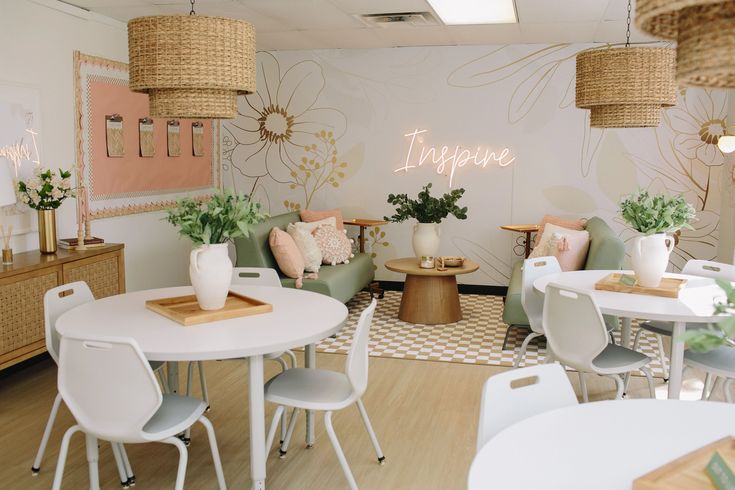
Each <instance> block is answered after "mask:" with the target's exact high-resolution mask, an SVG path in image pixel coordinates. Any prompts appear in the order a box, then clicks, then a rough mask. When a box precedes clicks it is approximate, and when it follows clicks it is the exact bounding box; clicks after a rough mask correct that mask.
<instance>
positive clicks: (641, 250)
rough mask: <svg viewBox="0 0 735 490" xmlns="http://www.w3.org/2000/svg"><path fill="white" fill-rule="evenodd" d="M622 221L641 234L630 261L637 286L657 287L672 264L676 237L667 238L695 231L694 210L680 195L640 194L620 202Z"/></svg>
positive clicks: (637, 238) (644, 192)
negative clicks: (692, 223) (691, 230)
mask: <svg viewBox="0 0 735 490" xmlns="http://www.w3.org/2000/svg"><path fill="white" fill-rule="evenodd" d="M620 214H621V215H622V217H623V220H624V221H625V222H626V223H627V224H628V225H629V226H630V227H631V228H633V229H634V230H636V231H637V232H639V233H641V235H642V236H638V237H636V238H635V239H634V240H633V249H632V251H631V254H630V259H631V262H632V264H633V270H634V271H635V273H636V276H638V283H639V284H640V285H641V286H643V287H658V285H659V284H660V283H661V278H662V277H663V275H664V272H665V271H666V267H667V266H668V265H669V256H670V254H671V251H672V250H673V249H674V238H673V237H671V236H669V235H667V233H673V232H676V231H678V230H680V229H681V228H689V229H692V227H691V225H690V224H689V222H690V221H692V220H693V219H694V216H695V211H694V207H693V206H692V205H691V204H689V203H688V202H686V201H685V200H684V198H683V197H681V196H667V195H665V194H657V195H655V196H651V195H649V194H648V191H639V192H638V193H636V194H633V195H631V196H629V197H627V198H626V199H624V200H623V202H621V203H620Z"/></svg>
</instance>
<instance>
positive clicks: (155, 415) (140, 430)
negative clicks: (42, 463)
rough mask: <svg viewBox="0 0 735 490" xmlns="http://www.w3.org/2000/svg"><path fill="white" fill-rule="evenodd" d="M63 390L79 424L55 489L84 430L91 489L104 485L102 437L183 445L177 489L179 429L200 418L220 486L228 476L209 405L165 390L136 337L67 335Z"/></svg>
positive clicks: (184, 453) (61, 365)
mask: <svg viewBox="0 0 735 490" xmlns="http://www.w3.org/2000/svg"><path fill="white" fill-rule="evenodd" d="M60 347H61V348H60V363H59V382H58V386H59V393H61V396H62V397H63V399H64V401H65V402H66V405H67V406H68V407H69V410H70V411H71V413H72V415H73V416H74V418H75V419H76V421H77V424H76V425H74V426H72V427H70V428H69V429H68V430H67V431H66V432H65V433H64V438H63V439H62V442H61V450H60V452H59V462H58V464H57V466H56V475H55V476H54V483H53V487H52V488H53V490H58V489H60V488H61V481H62V479H63V476H64V465H65V463H66V455H67V453H68V450H69V441H70V440H71V437H72V436H73V435H74V433H76V432H78V431H82V432H84V433H85V436H86V442H87V462H88V464H89V477H90V488H92V489H99V473H98V467H97V460H98V450H97V439H103V440H107V441H111V442H115V443H121V444H122V443H141V442H154V441H155V442H165V443H168V444H173V445H174V446H176V447H177V449H178V450H179V466H178V472H177V475H176V485H175V488H176V490H182V489H183V488H184V478H185V475H186V463H187V459H188V455H187V450H186V446H185V445H184V443H183V442H182V441H181V440H180V439H178V438H177V437H175V436H176V434H178V433H180V432H182V431H183V430H185V429H186V428H188V427H190V426H191V425H192V424H193V423H194V422H197V421H199V422H201V423H202V425H204V427H205V429H206V430H207V436H208V437H209V444H210V447H211V451H212V459H213V460H214V468H215V471H216V473H217V483H218V486H219V488H220V490H222V489H225V488H226V485H225V478H224V473H223V471H222V463H221V462H220V457H219V451H218V449H217V440H216V438H215V434H214V428H213V427H212V424H211V423H210V422H209V420H207V418H206V417H204V415H203V414H204V410H205V409H206V408H207V405H206V404H205V403H204V402H203V401H201V400H198V399H196V398H191V397H188V396H179V395H174V394H165V395H163V394H162V393H161V388H160V387H159V386H158V383H157V382H156V378H155V375H154V374H153V371H152V370H151V368H150V365H149V364H148V361H146V358H145V356H144V355H143V352H142V351H141V350H140V348H139V347H138V344H137V343H136V342H135V340H133V339H131V338H110V337H96V338H87V339H83V338H75V337H62V339H61V345H60Z"/></svg>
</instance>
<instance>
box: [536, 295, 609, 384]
mask: <svg viewBox="0 0 735 490" xmlns="http://www.w3.org/2000/svg"><path fill="white" fill-rule="evenodd" d="M545 296H546V297H545V298H544V330H545V331H546V340H547V342H548V343H549V346H550V347H551V351H552V352H553V353H554V356H555V357H556V358H557V359H559V361H560V362H561V363H562V364H565V365H568V366H571V367H573V368H575V369H579V370H582V371H590V372H595V369H594V367H593V365H592V360H593V359H594V358H595V357H597V355H598V354H599V353H600V352H602V351H603V350H604V349H605V347H606V346H607V344H608V341H609V340H610V338H609V337H608V333H607V329H606V328H605V321H604V320H603V319H602V314H601V313H600V309H599V308H598V307H597V304H596V303H595V300H594V298H593V297H592V296H591V295H590V294H589V293H587V292H585V291H581V290H578V289H573V288H566V287H562V286H559V285H558V284H555V283H553V282H552V283H550V284H549V285H547V286H546V294H545Z"/></svg>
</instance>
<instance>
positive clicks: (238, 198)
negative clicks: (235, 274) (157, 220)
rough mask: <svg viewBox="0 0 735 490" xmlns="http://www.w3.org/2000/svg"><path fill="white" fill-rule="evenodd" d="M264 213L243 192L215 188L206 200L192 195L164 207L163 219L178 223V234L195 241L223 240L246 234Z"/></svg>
mask: <svg viewBox="0 0 735 490" xmlns="http://www.w3.org/2000/svg"><path fill="white" fill-rule="evenodd" d="M265 218H266V215H264V214H261V213H260V203H257V202H252V201H251V200H250V198H249V197H248V196H247V195H245V194H242V195H240V194H237V193H235V192H232V191H230V190H225V191H222V192H218V193H216V194H214V195H213V196H212V198H211V199H210V200H209V201H207V202H206V203H205V202H201V201H195V200H193V199H191V198H184V199H182V200H180V201H179V202H178V204H177V206H176V207H175V208H172V209H169V210H168V211H167V216H166V221H168V222H169V223H171V224H172V225H174V226H178V227H179V235H181V236H184V237H187V238H188V239H189V240H191V241H192V242H194V244H195V245H197V246H198V245H210V244H217V243H226V242H227V241H229V240H232V239H233V238H237V237H241V236H247V235H248V234H249V233H250V225H252V224H255V223H260V222H261V221H263V220H264V219H265Z"/></svg>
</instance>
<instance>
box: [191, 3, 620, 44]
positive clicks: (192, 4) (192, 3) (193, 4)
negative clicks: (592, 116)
mask: <svg viewBox="0 0 735 490" xmlns="http://www.w3.org/2000/svg"><path fill="white" fill-rule="evenodd" d="M191 4H192V6H193V5H194V0H191ZM630 11H631V5H630V0H628V28H627V30H626V31H625V47H626V48H629V47H630ZM192 12H193V10H192Z"/></svg>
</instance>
